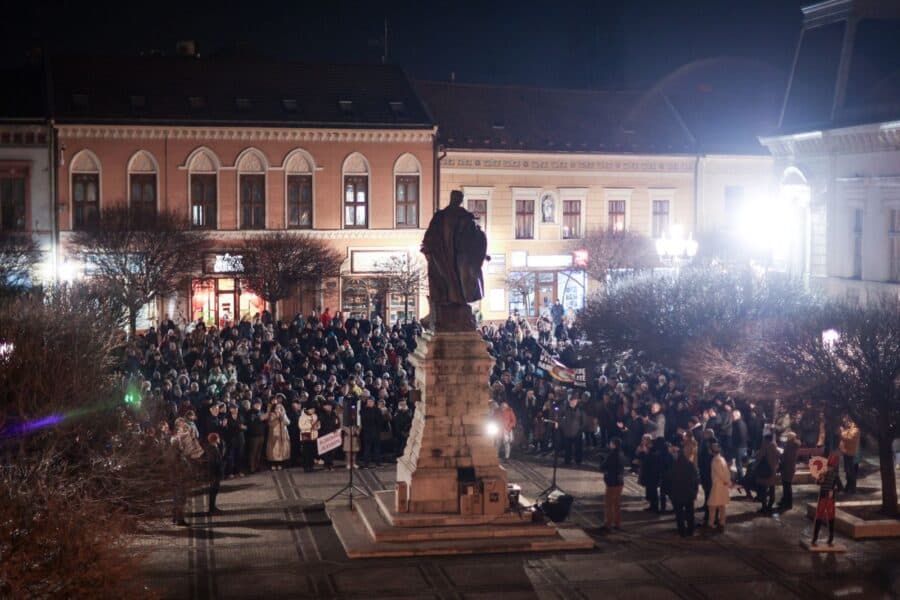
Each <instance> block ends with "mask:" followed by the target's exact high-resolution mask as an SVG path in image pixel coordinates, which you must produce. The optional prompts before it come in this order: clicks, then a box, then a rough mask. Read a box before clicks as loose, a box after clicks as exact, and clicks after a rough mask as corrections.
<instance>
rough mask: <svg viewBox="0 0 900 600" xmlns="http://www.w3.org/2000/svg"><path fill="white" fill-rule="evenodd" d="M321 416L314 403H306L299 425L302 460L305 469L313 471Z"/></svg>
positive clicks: (309, 471) (308, 471)
mask: <svg viewBox="0 0 900 600" xmlns="http://www.w3.org/2000/svg"><path fill="white" fill-rule="evenodd" d="M321 425H322V424H321V423H320V422H319V416H318V415H317V414H316V407H315V405H313V404H312V403H309V404H307V405H306V407H305V408H304V409H303V414H301V415H300V419H299V423H298V427H299V428H300V444H301V446H302V450H301V462H302V463H303V470H304V471H305V472H307V473H311V472H312V470H313V462H314V461H315V458H316V454H317V453H316V440H317V439H318V437H319V427H321Z"/></svg>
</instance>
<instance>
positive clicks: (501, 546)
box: [326, 499, 594, 558]
mask: <svg viewBox="0 0 900 600" xmlns="http://www.w3.org/2000/svg"><path fill="white" fill-rule="evenodd" d="M369 503H370V504H371V505H372V506H374V505H375V502H374V501H372V500H371V499H370V500H369ZM364 510H365V509H364ZM375 510H377V507H375ZM326 511H327V512H328V516H329V517H330V518H331V522H332V525H333V526H334V531H335V533H336V534H337V536H338V539H339V540H340V542H341V545H342V546H343V547H344V550H345V551H346V553H347V556H348V557H349V558H385V557H400V556H447V555H461V554H494V553H518V552H557V551H575V550H589V549H591V548H593V547H594V541H593V540H592V539H591V538H590V537H589V536H588V535H587V534H586V533H585V532H584V531H582V530H580V529H564V528H561V529H555V528H553V527H551V526H549V525H533V527H546V528H547V529H550V530H551V531H552V532H553V533H554V535H552V536H548V535H545V534H544V532H543V531H542V533H541V534H540V535H535V534H534V533H533V532H532V534H531V535H527V536H522V535H517V536H513V537H483V535H484V534H482V537H467V538H466V539H429V540H422V541H414V540H408V539H406V540H403V541H397V542H384V541H382V542H379V541H376V540H375V539H374V538H373V536H372V534H371V533H370V531H369V529H368V528H367V527H366V524H365V522H364V521H363V517H362V515H361V512H362V511H360V510H354V511H351V510H350V509H349V507H348V506H347V505H346V504H344V503H343V502H341V503H339V504H329V505H328V506H327V507H326ZM367 514H370V513H367ZM473 527H475V526H473ZM477 527H481V528H485V529H491V528H492V526H490V525H480V526H477ZM498 527H505V526H498ZM397 529H400V528H397Z"/></svg>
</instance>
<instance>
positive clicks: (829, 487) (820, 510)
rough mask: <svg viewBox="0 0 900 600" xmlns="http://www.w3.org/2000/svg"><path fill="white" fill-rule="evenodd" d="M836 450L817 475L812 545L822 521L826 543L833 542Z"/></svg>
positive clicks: (836, 485) (836, 486)
mask: <svg viewBox="0 0 900 600" xmlns="http://www.w3.org/2000/svg"><path fill="white" fill-rule="evenodd" d="M838 456H839V453H838V452H834V453H832V455H831V456H829V457H828V468H827V469H825V471H824V472H823V473H822V474H820V475H819V481H818V484H819V501H818V503H817V504H816V524H815V525H814V526H813V537H812V545H813V546H815V545H816V543H817V542H818V540H819V529H820V528H821V527H822V523H823V522H824V523H827V524H828V545H829V546H831V545H832V544H833V543H834V508H835V507H834V498H835V494H836V493H837V489H838V486H839V485H840V484H839V482H838V468H839V467H838V462H839V461H838Z"/></svg>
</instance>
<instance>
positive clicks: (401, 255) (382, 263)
mask: <svg viewBox="0 0 900 600" xmlns="http://www.w3.org/2000/svg"><path fill="white" fill-rule="evenodd" d="M406 256H407V254H406V251H405V250H351V251H350V270H351V271H352V272H353V273H383V272H385V271H386V270H387V269H388V266H389V265H390V262H391V259H395V258H398V259H400V260H406Z"/></svg>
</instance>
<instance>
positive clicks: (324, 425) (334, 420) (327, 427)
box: [319, 401, 341, 471]
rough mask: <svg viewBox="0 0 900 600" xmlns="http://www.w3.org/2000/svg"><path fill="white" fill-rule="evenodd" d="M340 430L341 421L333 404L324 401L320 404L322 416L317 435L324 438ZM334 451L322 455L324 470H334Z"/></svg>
mask: <svg viewBox="0 0 900 600" xmlns="http://www.w3.org/2000/svg"><path fill="white" fill-rule="evenodd" d="M340 428H341V420H340V418H339V417H338V415H337V413H336V412H335V411H334V403H333V402H329V401H324V402H323V403H322V414H321V415H320V416H319V435H322V436H325V435H328V434H330V433H334V432H335V431H337V430H338V429H340ZM334 453H335V451H334V450H329V451H328V452H326V453H325V454H323V455H322V457H321V458H322V461H323V462H324V463H325V470H326V471H331V470H333V469H334Z"/></svg>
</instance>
